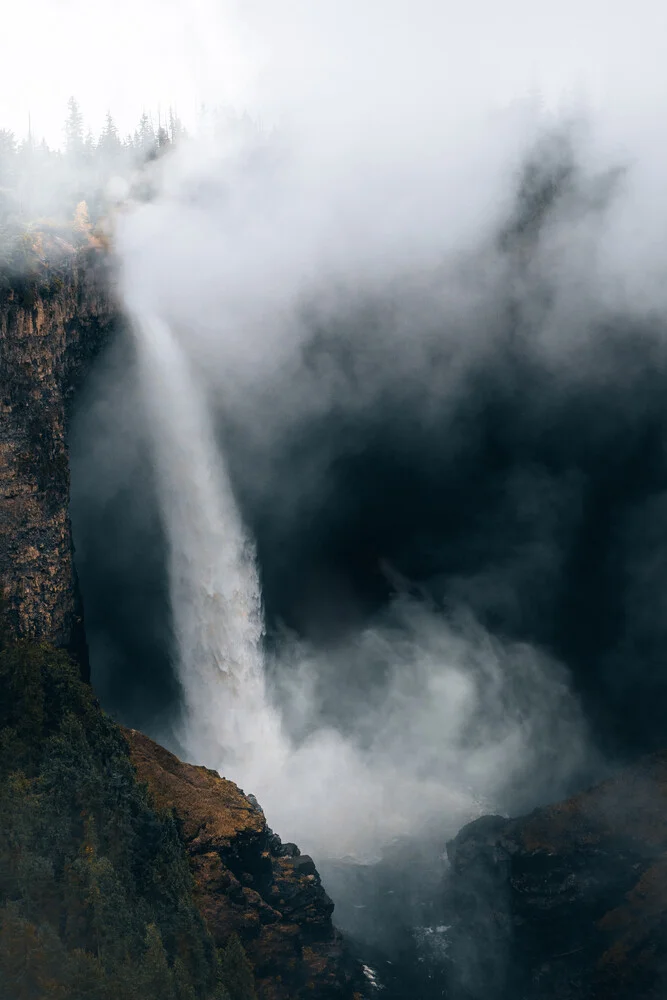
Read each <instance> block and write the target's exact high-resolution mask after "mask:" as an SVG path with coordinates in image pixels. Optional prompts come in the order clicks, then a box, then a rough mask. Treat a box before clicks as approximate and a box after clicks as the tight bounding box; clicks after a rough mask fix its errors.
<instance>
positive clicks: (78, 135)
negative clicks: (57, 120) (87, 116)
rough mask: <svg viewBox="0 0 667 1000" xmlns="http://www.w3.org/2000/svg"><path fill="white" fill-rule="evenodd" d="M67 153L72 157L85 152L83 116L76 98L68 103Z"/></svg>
mask: <svg viewBox="0 0 667 1000" xmlns="http://www.w3.org/2000/svg"><path fill="white" fill-rule="evenodd" d="M65 151H66V152H67V153H68V154H69V155H70V156H80V155H81V153H82V152H83V115H82V114H81V109H80V108H79V105H78V102H77V101H76V99H75V98H74V97H70V99H69V101H68V102H67V118H66V120H65Z"/></svg>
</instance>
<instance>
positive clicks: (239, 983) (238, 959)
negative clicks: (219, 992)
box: [219, 934, 257, 1000]
mask: <svg viewBox="0 0 667 1000" xmlns="http://www.w3.org/2000/svg"><path fill="white" fill-rule="evenodd" d="M219 962H220V980H221V982H222V984H223V986H224V988H225V990H226V991H227V993H228V994H229V1000H257V994H256V993H255V977H254V975H253V971H252V966H251V964H250V962H249V961H248V956H247V955H246V953H245V951H244V949H243V945H242V944H241V941H240V939H239V936H238V934H232V936H231V937H230V938H229V940H228V942H227V944H226V946H225V947H224V948H223V949H221V951H220V952H219Z"/></svg>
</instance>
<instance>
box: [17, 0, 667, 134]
mask: <svg viewBox="0 0 667 1000" xmlns="http://www.w3.org/2000/svg"><path fill="white" fill-rule="evenodd" d="M10 5H11V6H10ZM6 7H7V8H8V9H6V10H5V11H3V30H2V37H1V38H0V126H5V127H9V128H12V129H14V130H15V131H16V133H17V134H19V135H22V134H24V133H25V132H26V131H27V121H28V112H30V113H31V117H32V126H33V132H34V133H35V135H36V136H37V137H38V138H40V137H41V136H42V135H44V136H45V137H46V138H47V141H49V143H50V144H52V145H57V144H59V143H60V141H61V137H62V131H61V130H62V122H63V120H64V117H65V111H66V103H67V99H68V97H69V96H70V94H74V95H75V96H76V97H77V99H78V100H79V102H80V104H81V107H82V110H83V112H84V116H85V118H86V120H87V121H88V122H89V123H90V124H91V125H92V126H93V129H94V131H95V132H98V131H99V129H100V127H101V125H102V121H103V117H104V113H105V111H106V109H107V108H110V109H111V110H112V112H113V113H114V115H115V117H116V119H117V121H118V123H119V125H120V127H121V131H122V132H126V131H129V130H131V129H133V128H134V126H135V124H136V122H137V120H138V118H139V116H140V114H141V112H142V111H143V110H144V108H145V109H147V110H154V111H155V110H157V108H158V105H160V106H161V107H162V109H166V108H167V107H168V105H169V104H170V103H171V104H172V105H174V106H175V107H176V109H177V111H178V113H179V114H180V115H181V117H182V118H183V119H184V120H185V121H186V122H187V121H188V120H192V118H193V117H194V113H195V109H196V108H197V106H198V105H199V104H200V103H201V102H207V103H209V104H211V103H231V104H233V105H235V106H239V104H243V101H244V94H245V93H246V92H247V90H248V86H249V81H250V79H251V77H252V71H251V67H252V66H253V65H254V61H255V60H256V58H257V52H258V51H259V52H264V53H266V52H268V51H270V50H271V48H274V50H275V53H277V60H272V63H271V65H273V66H274V67H275V76H274V77H273V78H271V76H270V74H269V82H268V83H267V82H266V79H265V93H270V92H271V89H272V88H273V86H274V84H275V85H276V87H277V91H278V92H280V89H281V86H282V85H283V83H284V85H285V87H286V90H287V93H288V94H289V95H290V96H293V95H294V93H296V91H297V90H298V88H299V87H303V88H306V89H307V87H308V80H309V74H311V75H312V73H320V74H321V75H322V76H324V75H325V74H324V71H323V67H324V68H325V70H326V72H328V73H329V75H330V77H331V80H332V81H333V83H332V87H333V90H334V91H335V88H336V87H337V86H338V85H339V84H340V86H341V88H342V89H343V90H344V89H345V85H346V75H347V74H346V67H347V65H348V63H349V64H350V65H352V64H354V61H355V60H357V68H358V67H359V65H361V62H362V61H363V59H364V58H365V57H366V55H369V56H370V57H371V65H372V64H373V63H372V60H373V55H374V50H376V49H378V47H380V48H382V47H383V46H384V47H385V48H386V53H385V54H384V56H383V58H385V66H387V65H392V62H391V59H390V57H391V56H392V53H393V57H397V59H396V64H397V65H398V63H399V62H401V63H402V64H403V69H404V70H405V67H406V65H407V70H408V72H409V73H411V74H413V75H414V74H415V73H416V74H419V73H420V72H422V70H423V68H424V65H425V54H426V60H429V59H430V60H431V61H432V63H433V65H434V66H435V65H436V64H437V65H438V66H439V72H441V73H442V72H445V73H446V75H448V77H449V83H450V85H451V86H450V97H455V96H456V95H455V93H454V91H455V89H457V88H458V89H460V92H461V95H463V94H464V93H465V92H467V91H468V90H469V89H470V88H471V87H472V89H473V90H475V91H478V92H488V93H489V95H490V96H493V97H496V98H498V99H500V100H505V99H506V98H508V97H511V96H512V95H513V94H515V93H517V92H521V91H525V90H526V89H527V88H528V87H531V86H532V87H533V88H536V89H541V90H543V91H544V92H545V93H546V94H547V95H549V96H551V97H554V96H555V95H558V94H560V93H561V92H565V93H566V94H568V95H569V96H570V97H571V96H572V95H573V94H575V93H576V94H582V93H584V92H585V93H586V95H587V96H588V97H589V98H593V100H605V99H606V100H608V101H618V100H623V101H625V102H626V103H627V104H628V106H633V105H634V106H636V105H637V102H640V103H642V104H644V103H646V102H649V103H654V104H661V103H662V102H667V61H666V60H665V58H664V45H665V39H666V38H667V4H665V3H664V2H662V0H634V2H633V3H632V4H629V3H628V2H627V0H558V2H549V3H545V2H540V0H505V2H501V0H467V2H466V3H463V2H462V0H354V2H352V0H337V2H336V0H244V2H243V3H241V0H238V4H237V3H236V0H114V2H113V3H104V2H101V3H100V2H94V0H8V2H7V5H6ZM235 8H236V9H237V13H236V14H235V15H234V13H233V11H234V9H235ZM238 10H240V11H241V12H242V17H243V19H244V21H247V22H249V27H248V26H246V30H245V34H244V36H243V37H244V38H245V41H241V32H240V30H239V14H238ZM232 24H234V25H235V26H234V27H232ZM255 38H257V39H258V40H259V41H258V46H259V47H258V48H255V49H254V50H253V52H254V54H253V55H250V48H249V44H248V39H253V40H254V39H255ZM375 54H377V53H375ZM393 57H392V58H393ZM290 77H291V79H290ZM358 79H359V77H358V74H357V76H356V77H355V75H354V71H353V72H352V74H351V75H350V76H349V80H351V81H352V86H356V81H357V80H358ZM406 79H407V76H406ZM366 82H368V81H366ZM376 83H377V81H376ZM462 99H463V97H462Z"/></svg>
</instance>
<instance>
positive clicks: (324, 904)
mask: <svg viewBox="0 0 667 1000" xmlns="http://www.w3.org/2000/svg"><path fill="white" fill-rule="evenodd" d="M124 733H125V736H126V739H127V741H128V744H129V747H130V755H131V758H132V762H133V763H134V766H135V768H136V771H137V777H138V779H139V780H140V781H141V782H144V783H145V784H146V785H147V786H148V791H149V794H150V796H151V798H152V801H153V803H154V805H155V807H156V808H157V809H158V810H165V809H166V810H172V809H173V811H174V813H175V815H176V817H177V818H178V821H179V823H180V825H181V831H182V837H183V840H184V843H185V846H186V850H187V853H188V858H189V861H190V868H191V871H192V875H193V877H194V883H195V892H194V898H195V902H196V905H197V906H198V908H199V911H200V913H201V914H202V915H203V917H204V919H205V920H206V923H207V925H208V928H209V930H210V932H211V934H212V936H213V938H214V940H215V942H216V944H217V945H219V946H222V945H224V944H225V942H226V941H227V940H228V938H229V936H230V934H233V933H237V934H238V935H239V937H240V939H241V941H242V943H243V946H244V948H245V951H246V954H247V955H248V958H249V959H250V962H251V963H252V966H253V969H254V973H255V980H256V986H257V994H258V997H259V1000H301V998H304V1000H305V998H306V997H310V998H317V1000H329V998H331V1000H334V998H336V1000H344V998H348V1000H361V997H362V993H361V989H362V983H363V977H362V975H361V969H360V967H359V965H358V964H357V963H356V962H355V961H353V960H352V959H351V957H350V956H349V954H348V952H347V950H346V947H345V945H344V942H343V940H342V938H341V935H340V934H339V933H338V931H336V929H335V928H334V926H333V924H332V920H331V915H332V912H333V908H334V907H333V903H332V902H331V900H330V899H329V897H328V896H327V894H326V892H325V891H324V889H323V887H322V885H321V882H320V878H319V875H318V873H317V870H316V868H315V865H314V864H313V861H312V859H311V858H309V857H308V856H307V855H302V854H300V853H299V850H298V848H297V847H296V846H295V845H294V844H282V843H281V841H280V838H279V837H278V836H277V835H276V834H274V833H273V832H272V831H271V830H270V829H269V827H268V826H267V824H266V819H265V817H264V813H263V812H262V810H261V808H260V807H259V806H258V805H257V803H256V801H255V800H254V798H253V797H252V796H247V795H244V793H243V792H242V791H241V789H239V788H238V787H237V786H236V785H235V784H234V783H233V782H232V781H228V780H226V779H225V778H221V777H220V775H218V773H217V772H216V771H211V770H208V769H207V768H205V767H196V766H194V765H192V764H186V763H183V762H182V761H180V760H179V759H178V758H177V757H175V756H174V755H173V754H171V753H169V751H167V750H165V749H164V748H163V747H161V746H159V745H158V744H157V743H154V742H153V741H152V740H150V739H149V738H148V737H147V736H144V735H143V734H142V733H139V732H136V731H134V730H124Z"/></svg>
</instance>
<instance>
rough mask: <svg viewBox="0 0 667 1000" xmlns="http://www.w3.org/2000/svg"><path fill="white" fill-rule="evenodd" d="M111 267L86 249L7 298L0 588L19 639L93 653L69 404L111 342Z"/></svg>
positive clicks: (2, 328)
mask: <svg viewBox="0 0 667 1000" xmlns="http://www.w3.org/2000/svg"><path fill="white" fill-rule="evenodd" d="M108 279H109V276H108V273H107V265H106V263H105V257H104V255H103V253H102V252H101V251H99V250H96V249H93V248H90V247H86V248H85V249H81V250H79V251H74V249H72V250H71V251H70V252H69V253H65V254H63V255H62V257H61V259H60V260H59V262H58V264H57V266H50V267H49V266H46V265H44V266H43V267H42V268H41V269H40V270H39V272H38V273H37V274H35V273H33V274H32V275H30V276H29V277H23V278H21V279H20V280H19V279H16V280H15V281H14V282H13V283H12V287H11V288H9V289H7V290H5V291H4V292H2V293H0V587H1V590H2V595H3V598H4V601H3V603H4V605H5V610H6V615H7V618H8V620H9V623H10V625H11V627H12V630H13V631H14V632H15V633H16V634H18V635H19V636H23V637H29V638H32V639H37V640H48V641H50V642H52V643H54V644H55V645H57V646H62V647H66V648H68V649H69V650H70V651H71V652H72V653H73V654H74V655H75V657H76V658H77V659H78V661H79V662H80V663H81V666H82V671H83V673H84V675H87V672H88V665H87V653H86V645H85V635H84V631H83V623H82V613H81V606H80V598H79V593H78V587H77V583H76V575H75V570H74V563H73V548H72V534H71V529H70V521H69V516H68V504H69V468H68V459H67V443H66V424H67V410H68V404H69V401H70V400H71V398H72V395H73V393H74V390H75V388H76V386H77V384H78V383H79V381H80V380H81V378H82V376H83V375H84V374H85V372H86V370H87V368H88V367H89V365H90V363H91V361H92V359H93V357H94V356H95V354H96V353H97V352H98V351H99V349H100V347H101V346H102V345H103V344H104V342H105V341H106V339H107V338H108V337H109V335H110V331H111V328H112V326H113V323H114V320H115V318H116V317H115V310H114V307H113V303H112V298H111V296H110V294H109V287H110V286H109V280H108Z"/></svg>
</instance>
